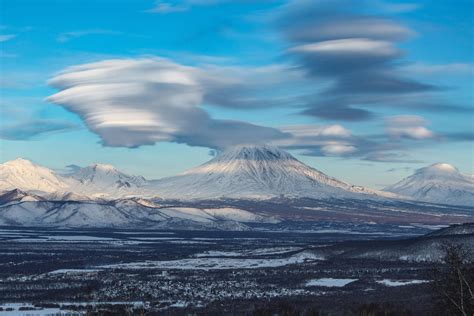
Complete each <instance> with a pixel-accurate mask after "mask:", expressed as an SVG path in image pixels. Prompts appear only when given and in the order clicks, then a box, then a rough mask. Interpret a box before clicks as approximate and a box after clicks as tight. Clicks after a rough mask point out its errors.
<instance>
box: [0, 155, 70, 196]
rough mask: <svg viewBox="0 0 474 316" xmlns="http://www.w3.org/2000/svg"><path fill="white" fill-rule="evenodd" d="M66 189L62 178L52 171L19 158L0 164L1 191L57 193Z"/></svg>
mask: <svg viewBox="0 0 474 316" xmlns="http://www.w3.org/2000/svg"><path fill="white" fill-rule="evenodd" d="M64 188H66V184H65V183H64V182H63V179H62V178H61V177H60V176H57V175H56V174H55V173H54V172H53V171H52V170H50V169H48V168H45V167H41V166H38V165H35V164H34V163H32V162H31V161H29V160H27V159H23V158H18V159H15V160H11V161H8V162H5V163H3V164H0V189H1V190H13V189H20V190H23V191H41V192H55V191H59V190H62V189H64Z"/></svg>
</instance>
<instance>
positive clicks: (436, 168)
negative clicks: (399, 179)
mask: <svg viewBox="0 0 474 316" xmlns="http://www.w3.org/2000/svg"><path fill="white" fill-rule="evenodd" d="M418 172H420V173H435V174H455V173H459V170H458V169H457V168H456V167H454V166H453V165H450V164H448V163H435V164H433V165H431V166H428V167H425V168H421V169H418Z"/></svg>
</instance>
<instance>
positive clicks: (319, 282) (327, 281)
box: [306, 278, 358, 287]
mask: <svg viewBox="0 0 474 316" xmlns="http://www.w3.org/2000/svg"><path fill="white" fill-rule="evenodd" d="M357 280H358V279H333V278H322V279H312V280H308V281H307V282H306V286H324V287H344V286H346V285H347V284H349V283H352V282H355V281H357Z"/></svg>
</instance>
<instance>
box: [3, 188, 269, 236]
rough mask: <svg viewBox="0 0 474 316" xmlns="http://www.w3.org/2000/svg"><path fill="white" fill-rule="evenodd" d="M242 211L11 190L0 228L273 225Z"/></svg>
mask: <svg viewBox="0 0 474 316" xmlns="http://www.w3.org/2000/svg"><path fill="white" fill-rule="evenodd" d="M276 221H277V220H276V219H274V218H272V217H262V216H260V215H257V214H254V213H251V212H248V211H246V210H242V209H237V208H229V207H217V208H196V207H166V206H162V205H160V204H158V203H156V202H153V201H149V200H145V199H140V198H130V199H117V200H113V201H98V200H96V201H73V200H68V201H55V200H45V199H42V198H41V197H38V196H35V195H30V194H28V193H25V192H22V191H19V190H12V191H9V192H6V193H3V194H0V225H15V226H46V227H49V226H61V227H122V228H160V227H161V228H169V229H172V228H177V229H226V230H244V229H247V228H246V226H245V224H240V223H254V222H258V223H275V222H276Z"/></svg>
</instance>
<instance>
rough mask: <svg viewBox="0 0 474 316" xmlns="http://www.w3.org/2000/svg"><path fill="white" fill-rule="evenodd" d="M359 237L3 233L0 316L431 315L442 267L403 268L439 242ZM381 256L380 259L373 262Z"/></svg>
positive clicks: (331, 234)
mask: <svg viewBox="0 0 474 316" xmlns="http://www.w3.org/2000/svg"><path fill="white" fill-rule="evenodd" d="M354 236H355V235H354V234H347V233H337V232H326V233H324V232H320V233H295V232H292V233H283V232H279V233H270V232H255V231H253V232H204V231H132V230H127V231H125V230H121V231H116V230H65V229H62V230H54V229H50V230H44V229H34V228H18V229H15V228H6V227H4V228H2V229H0V315H9V314H7V313H11V314H10V315H14V314H13V313H15V312H19V311H17V310H18V309H19V308H20V307H21V308H23V309H32V308H39V307H38V306H43V311H45V313H44V314H43V315H46V314H47V313H46V311H48V308H49V309H53V310H55V309H56V312H57V311H59V310H60V308H62V310H63V312H66V311H72V310H76V311H79V313H80V314H81V313H85V311H86V310H87V309H97V308H98V306H101V308H102V309H104V308H105V309H108V310H112V311H113V310H116V309H117V308H119V307H120V308H126V307H127V306H128V307H127V308H135V310H136V311H137V313H138V311H142V310H147V311H150V312H152V313H155V314H163V315H168V314H169V315H179V314H183V315H184V314H186V313H188V312H193V313H197V314H202V315H209V314H216V315H218V314H222V313H223V312H226V313H228V314H229V315H252V314H261V315H266V313H267V312H268V311H270V310H278V309H285V308H286V309H294V308H296V307H298V308H300V309H302V310H306V311H309V310H314V311H318V312H319V311H321V312H323V314H324V313H331V314H332V315H340V314H348V315H351V314H358V313H359V312H360V310H361V309H364V308H366V309H369V310H370V308H372V309H374V308H377V307H374V305H370V304H378V305H379V306H383V308H385V310H387V309H393V310H396V311H403V310H405V311H410V312H411V313H412V314H413V315H423V314H428V313H429V312H430V311H431V307H432V302H431V285H430V271H431V269H432V268H433V264H432V263H427V262H424V261H422V260H412V261H407V260H404V256H406V252H407V251H408V250H409V251H410V252H411V253H412V254H413V255H414V256H415V258H421V257H416V256H420V253H417V251H419V250H418V248H423V246H421V247H418V245H423V243H426V242H430V243H433V242H434V240H435V239H429V238H428V239H426V238H424V237H423V238H421V239H420V238H411V239H406V238H407V237H406V236H405V237H403V238H404V239H405V240H401V239H400V238H401V237H400V236H399V235H398V236H395V235H394V236H390V235H389V236H385V239H384V240H380V238H377V239H374V236H373V235H371V234H370V233H369V234H363V233H360V234H358V235H356V236H357V237H354ZM436 238H437V237H436ZM354 239H359V241H354ZM436 240H437V239H436ZM465 240H467V241H468V242H472V235H469V238H467V239H465ZM380 247H382V248H383V249H385V250H386V251H385V252H384V253H383V254H382V255H380V254H378V255H377V256H374V255H373V254H372V252H370V251H373V250H374V249H375V250H376V249H379V248H380ZM369 250H370V251H369ZM394 255H395V257H396V259H395V260H394V259H393V258H394V257H393V256H394ZM397 256H398V257H397ZM13 303H15V304H13ZM12 304H13V305H12ZM21 304H26V305H21ZM45 304H46V305H45ZM364 304H365V307H364ZM34 305H36V306H37V307H34ZM87 306H88V307H87ZM118 306H119V307H118ZM2 309H3V310H4V311H3V312H2ZM7 309H9V310H10V311H9V312H6V311H5V310H7ZM15 315H18V314H15Z"/></svg>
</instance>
